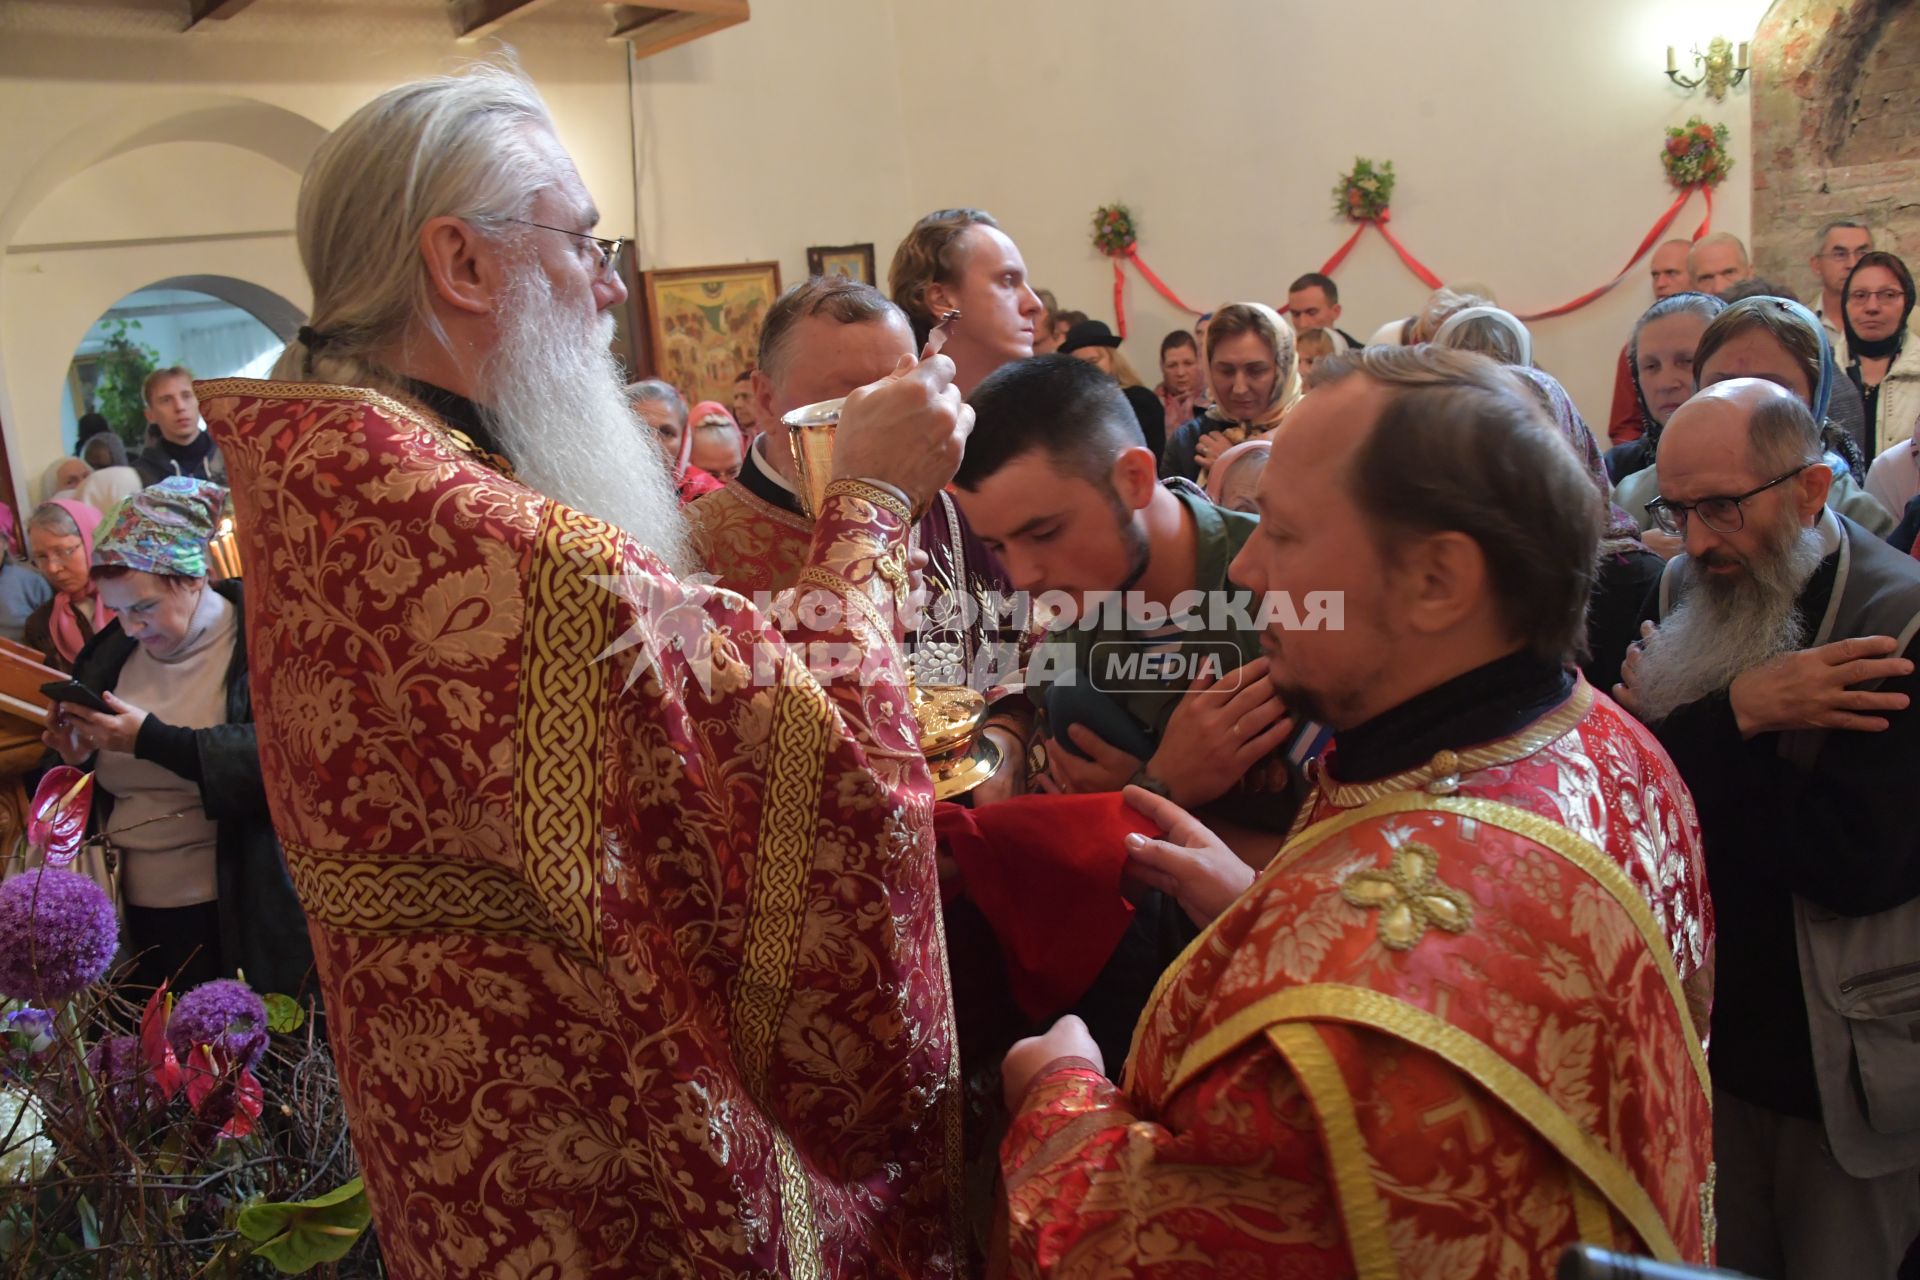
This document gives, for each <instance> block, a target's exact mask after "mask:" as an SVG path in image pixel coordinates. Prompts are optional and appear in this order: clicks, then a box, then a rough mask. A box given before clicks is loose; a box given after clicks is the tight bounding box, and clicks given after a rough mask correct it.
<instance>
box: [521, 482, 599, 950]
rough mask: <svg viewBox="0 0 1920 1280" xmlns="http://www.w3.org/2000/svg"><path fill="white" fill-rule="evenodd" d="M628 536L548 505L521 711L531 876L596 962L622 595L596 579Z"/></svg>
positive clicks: (533, 588) (525, 845)
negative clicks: (604, 658)
mask: <svg viewBox="0 0 1920 1280" xmlns="http://www.w3.org/2000/svg"><path fill="white" fill-rule="evenodd" d="M619 539H620V534H619V531H618V530H617V529H615V528H614V527H613V526H612V525H609V524H607V523H606V522H605V521H602V520H596V519H594V518H593V517H592V516H589V515H584V514H582V513H581V512H578V511H574V510H573V509H571V508H569V507H565V506H562V505H560V504H559V503H557V502H556V503H549V504H547V509H546V511H545V513H544V514H543V515H542V517H541V521H540V535H539V540H538V542H537V543H536V544H535V551H534V555H533V565H532V568H531V572H530V574H529V577H528V581H527V608H526V633H525V635H524V637H523V639H522V641H521V650H520V654H521V657H520V698H519V709H518V711H517V713H516V715H515V717H514V738H515V741H514V758H515V760H516V762H517V767H516V768H515V771H514V797H513V811H514V818H515V823H516V825H517V826H518V827H519V831H520V849H521V855H522V857H523V858H524V859H525V862H524V864H523V865H522V867H521V874H522V876H524V877H525V879H526V881H527V883H528V884H529V885H531V886H532V887H533V891H534V894H535V896H536V897H537V898H538V899H539V900H540V902H541V903H542V904H543V905H544V906H545V908H546V910H547V912H548V914H549V915H550V916H551V917H552V918H553V921H554V923H555V925H556V926H558V928H559V930H560V932H561V934H562V935H563V936H565V937H566V938H567V939H568V941H569V944H570V949H572V950H573V951H575V952H577V953H580V954H584V955H586V956H589V957H591V958H592V960H593V961H594V963H596V964H598V963H600V962H601V960H602V959H603V957H604V949H603V947H602V943H601V937H600V877H599V875H598V874H597V872H598V869H599V860H600V816H601V800H602V797H601V794H600V787H601V785H602V782H603V780H604V776H605V770H604V769H603V768H602V763H603V762H602V759H601V738H602V735H603V733H604V731H605V719H606V707H605V703H606V694H607V680H608V676H609V674H610V672H611V670H612V668H611V667H610V666H609V665H608V664H607V663H605V662H598V661H595V659H596V658H597V657H598V656H599V655H600V654H602V653H604V652H605V651H606V648H607V645H608V644H609V643H611V642H612V640H613V637H614V633H615V630H614V616H613V615H614V610H615V608H616V607H617V605H618V604H619V597H618V596H617V595H615V594H614V593H613V592H610V591H606V590H604V589H602V588H601V587H599V586H598V585H596V584H595V582H594V580H593V579H594V576H595V575H596V574H611V573H616V572H618V571H619V554H620V552H619Z"/></svg>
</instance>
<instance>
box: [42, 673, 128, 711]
mask: <svg viewBox="0 0 1920 1280" xmlns="http://www.w3.org/2000/svg"><path fill="white" fill-rule="evenodd" d="M40 692H42V693H44V694H46V695H47V696H48V697H49V698H52V699H53V700H54V701H55V702H71V703H74V704H76V705H78V706H82V707H85V708H86V709H87V710H89V711H98V712H101V713H102V714H104V715H113V714H114V710H113V708H112V707H110V706H108V705H107V700H106V699H105V698H103V697H101V696H100V695H99V694H97V693H95V692H94V691H93V690H91V689H89V688H87V686H85V685H83V684H81V683H80V682H79V681H78V680H49V681H48V682H47V683H45V684H43V685H41V686H40Z"/></svg>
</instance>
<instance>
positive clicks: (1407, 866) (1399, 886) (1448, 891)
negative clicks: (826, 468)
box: [1340, 841, 1473, 951]
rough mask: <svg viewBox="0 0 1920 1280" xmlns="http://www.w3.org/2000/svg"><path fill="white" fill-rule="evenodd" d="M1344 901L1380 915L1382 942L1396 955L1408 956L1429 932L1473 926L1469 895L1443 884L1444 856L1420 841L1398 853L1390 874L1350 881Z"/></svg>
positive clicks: (1365, 874)
mask: <svg viewBox="0 0 1920 1280" xmlns="http://www.w3.org/2000/svg"><path fill="white" fill-rule="evenodd" d="M1340 896H1341V897H1342V898H1345V899H1346V900H1347V901H1348V902H1350V903H1352V904H1353V905H1354V906H1356V907H1361V908H1364V909H1367V910H1377V911H1378V912H1379V913H1380V923H1379V929H1380V941H1381V942H1382V943H1383V944H1384V945H1385V946H1387V947H1388V948H1389V949H1391V950H1394V951H1406V950H1408V949H1409V948H1411V947H1412V946H1413V944H1414V943H1416V942H1418V941H1420V939H1421V938H1423V937H1425V936H1426V932H1427V930H1428V928H1430V927H1431V928H1435V929H1444V930H1446V931H1447V932H1448V933H1465V932H1466V931H1467V929H1468V928H1469V927H1471V926H1472V924H1473V903H1472V902H1470V901H1468V899H1467V895H1466V894H1464V893H1462V892H1460V891H1459V890H1458V889H1455V888H1454V887H1453V886H1451V885H1447V884H1442V883H1441V882H1440V851H1439V850H1437V849H1434V848H1431V847H1430V846H1428V845H1424V844H1421V843H1419V842H1418V841H1408V842H1407V843H1406V844H1403V845H1401V846H1400V847H1399V848H1398V849H1395V850H1394V851H1393V857H1392V858H1391V859H1390V860H1389V862H1388V865H1387V867H1386V869H1385V870H1380V869H1378V868H1375V869H1372V870H1368V871H1356V872H1354V873H1353V874H1352V875H1350V876H1348V877H1347V879H1346V882H1345V883H1344V884H1342V885H1341V886H1340Z"/></svg>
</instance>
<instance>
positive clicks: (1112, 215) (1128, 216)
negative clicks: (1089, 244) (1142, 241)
mask: <svg viewBox="0 0 1920 1280" xmlns="http://www.w3.org/2000/svg"><path fill="white" fill-rule="evenodd" d="M1139 238H1140V237H1139V235H1138V234H1137V233H1136V232H1135V231H1134V229H1133V211H1132V210H1131V209H1129V208H1127V206H1125V205H1123V204H1103V205H1101V206H1100V207H1099V208H1098V209H1095V210H1094V211H1093V247H1094V248H1096V249H1098V250H1099V251H1100V252H1101V253H1104V254H1106V255H1107V256H1108V257H1109V258H1118V257H1120V256H1121V255H1122V254H1124V253H1126V252H1127V251H1128V250H1129V249H1131V248H1133V246H1134V242H1135V241H1137V240H1138V239H1139Z"/></svg>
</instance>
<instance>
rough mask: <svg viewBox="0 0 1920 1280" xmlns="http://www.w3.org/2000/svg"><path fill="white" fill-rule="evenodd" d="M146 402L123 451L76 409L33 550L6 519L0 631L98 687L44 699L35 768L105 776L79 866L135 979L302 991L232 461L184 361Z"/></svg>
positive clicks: (308, 958) (151, 379) (101, 422)
mask: <svg viewBox="0 0 1920 1280" xmlns="http://www.w3.org/2000/svg"><path fill="white" fill-rule="evenodd" d="M142 401H143V404H144V407H145V419H146V421H145V426H144V438H143V440H142V442H141V445H140V448H139V449H138V451H137V452H134V453H133V454H131V455H129V453H128V451H127V445H126V442H125V441H123V440H122V439H121V437H120V435H119V434H118V433H117V432H116V431H115V430H114V428H113V426H112V424H110V423H109V422H108V421H107V419H106V418H105V417H103V416H102V415H100V414H98V413H87V414H84V415H82V417H81V419H80V423H79V435H78V438H77V440H76V442H75V447H74V453H73V454H72V455H70V456H67V457H62V458H60V459H57V460H56V461H55V462H53V463H52V464H50V465H49V466H48V467H47V469H46V471H45V473H44V474H43V475H42V476H41V477H40V480H39V489H40V493H39V495H38V496H39V498H40V499H41V500H40V501H39V503H38V505H36V506H34V507H33V508H32V509H31V510H30V511H29V513H28V515H27V519H26V522H25V534H26V541H27V550H26V554H25V555H24V556H23V555H21V554H20V553H19V551H18V549H17V548H15V547H14V546H13V545H12V540H13V535H12V527H13V523H14V521H13V516H12V512H11V511H10V510H9V511H6V512H5V513H4V518H5V522H6V525H7V527H8V531H9V532H8V539H7V541H8V545H7V547H6V556H5V561H4V567H3V568H0V635H3V636H5V638H6V639H7V640H10V641H13V642H15V644H17V645H19V646H20V647H21V651H23V652H26V653H32V654H33V655H35V656H36V657H37V658H38V660H39V662H40V663H41V664H42V665H43V666H44V667H45V668H47V671H46V672H45V673H44V674H49V675H52V674H65V675H69V676H71V677H72V678H73V679H74V680H75V681H77V682H78V683H79V684H81V685H84V686H85V687H86V688H87V689H88V690H90V691H91V693H92V694H93V695H94V696H95V697H96V698H97V699H98V702H97V704H96V705H87V704H84V703H80V702H74V701H61V700H56V701H54V702H53V704H52V708H51V711H50V713H49V717H48V723H47V726H46V730H45V733H44V734H43V737H42V741H43V743H44V745H45V748H46V757H45V760H44V761H43V762H42V765H41V768H42V769H45V768H47V767H50V766H52V765H54V764H61V763H64V764H68V765H73V766H77V767H81V768H84V769H86V770H88V771H90V772H92V773H93V775H94V780H95V788H94V791H93V796H94V803H93V812H92V813H91V814H90V815H89V832H90V834H93V835H95V836H98V837H100V838H101V839H100V841H99V842H98V843H96V844H90V845H89V846H88V847H87V848H86V849H84V850H83V851H82V854H81V855H80V857H79V860H78V863H77V866H78V867H79V869H81V870H82V871H84V872H85V873H86V874H88V875H89V876H91V877H93V878H94V879H95V880H96V881H98V882H99V883H100V884H101V886H102V887H103V888H104V889H106V890H108V892H109V894H110V895H111V897H112V898H113V901H114V904H115V906H116V907H117V908H118V910H119V911H120V914H121V918H122V922H123V928H124V931H125V934H124V949H125V954H126V956H127V958H128V960H129V961H130V963H129V965H128V966H127V968H126V969H125V970H124V972H123V975H122V976H123V979H124V981H125V982H126V983H127V984H128V985H129V986H130V987H133V988H137V989H140V990H142V991H150V990H152V989H154V988H157V987H158V986H160V984H161V983H163V982H171V983H172V985H173V987H174V989H175V990H181V989H184V988H186V987H191V986H194V985H197V984H199V983H202V982H206V981H209V980H211V979H213V978H217V977H221V976H232V975H234V974H236V973H245V974H247V975H249V976H250V977H251V978H252V979H253V980H254V981H255V982H257V983H259V984H261V989H262V990H285V991H289V992H300V993H307V992H310V991H311V989H312V988H311V976H310V971H311V969H312V966H313V953H312V949H311V947H310V946H309V945H308V943H307V940H306V936H305V924H304V918H303V916H302V913H301V910H300V905H299V901H298V898H297V897H296V896H295V894H294V891H293V886H292V882H291V881H290V879H289V878H288V875H287V872H286V869H285V863H284V859H283V858H282V856H281V852H280V846H279V843H278V840H277V838H276V836H275V834H274V830H273V827H272V824H271V823H270V822H269V820H268V818H267V806H266V795H265V791H264V788H263V783H262V781H261V773H260V760H259V751H258V747H257V744H256V739H255V736H254V726H253V710H252V700H251V695H250V690H249V687H248V681H247V660H246V628H245V623H244V616H243V609H242V600H243V596H242V579H241V577H240V576H239V574H238V573H237V572H235V570H236V569H237V567H238V566H237V563H236V562H222V561H221V560H220V559H219V557H218V556H217V555H216V554H215V553H214V552H213V550H212V545H213V543H214V541H215V539H216V538H217V537H219V536H220V534H221V531H222V529H223V528H227V527H230V525H231V507H230V505H229V503H228V490H227V487H226V480H227V470H226V464H225V460H224V459H223V457H222V456H221V452H220V450H219V448H218V446H216V445H215V443H214V441H213V437H212V436H211V435H210V434H209V433H208V431H207V428H206V423H205V422H204V421H203V420H202V417H201V413H200V406H199V401H198V398H197V395H196V392H195V389H194V376H193V373H192V372H191V371H190V370H188V369H186V368H184V367H181V366H177V365H175V366H168V367H165V368H161V369H157V370H155V371H153V372H152V373H150V374H149V375H148V376H147V377H146V379H145V382H144V383H143V386H142ZM34 776H37V775H32V774H30V775H29V777H28V779H27V781H28V782H29V784H30V783H31V782H32V780H33V777H34ZM28 790H29V791H31V790H32V786H31V785H29V786H28ZM109 849H110V850H111V853H109V852H108V850H109Z"/></svg>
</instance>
